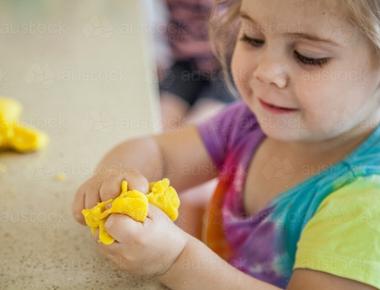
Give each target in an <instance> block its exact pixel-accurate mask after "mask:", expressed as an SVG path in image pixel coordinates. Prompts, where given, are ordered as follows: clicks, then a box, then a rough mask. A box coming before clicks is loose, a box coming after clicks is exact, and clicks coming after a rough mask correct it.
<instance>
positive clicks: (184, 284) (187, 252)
mask: <svg viewBox="0 0 380 290" xmlns="http://www.w3.org/2000/svg"><path fill="white" fill-rule="evenodd" d="M159 280H160V281H161V283H163V284H165V285H166V286H168V287H169V288H170V289H175V290H198V289H202V290H214V289H218V290H230V289H234V290H280V288H277V287H275V286H273V285H271V284H268V283H265V282H262V281H260V280H257V279H255V278H253V277H251V276H249V275H247V274H245V273H243V272H241V271H239V270H238V269H236V268H234V267H233V266H231V265H230V264H228V263H227V262H226V261H224V260H223V259H222V258H221V257H219V256H218V255H217V254H216V253H214V252H213V251H212V250H211V249H209V248H208V247H207V246H206V245H205V244H203V243H202V242H201V241H199V240H197V239H195V238H193V237H189V241H188V243H187V245H186V246H185V248H184V250H183V251H182V253H181V254H180V256H179V257H178V258H177V260H176V261H175V262H174V264H173V265H172V266H171V268H170V269H169V270H168V271H167V272H166V273H165V274H164V275H163V276H161V277H160V278H159ZM321 289H322V288H321ZM302 290H306V288H305V289H302ZM307 290H309V289H307Z"/></svg>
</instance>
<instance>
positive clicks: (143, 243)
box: [98, 204, 189, 277]
mask: <svg viewBox="0 0 380 290" xmlns="http://www.w3.org/2000/svg"><path fill="white" fill-rule="evenodd" d="M105 227H106V230H107V232H108V233H109V234H110V235H111V236H112V237H113V238H114V239H115V243H113V244H111V245H109V246H106V245H103V244H98V247H99V249H100V250H101V252H102V253H103V254H104V255H105V256H106V257H108V258H109V259H110V260H112V261H113V262H115V263H116V264H117V265H118V266H119V267H120V268H122V269H124V270H126V271H127V272H128V273H130V274H134V275H139V276H149V277H151V276H160V275H163V274H165V273H166V272H167V271H168V270H169V269H170V267H171V266H172V264H173V263H174V262H175V261H176V259H177V258H178V257H179V255H180V254H181V252H182V251H183V250H184V249H185V246H186V244H187V242H188V240H189V235H188V234H187V233H185V232H184V231H182V230H181V229H180V228H179V227H177V226H176V225H175V224H174V223H173V222H172V221H171V220H170V219H169V217H168V216H167V215H166V214H165V213H164V212H163V211H161V210H160V209H159V208H157V207H155V206H154V205H152V204H149V208H148V216H147V218H146V220H145V222H144V223H141V222H136V221H134V220H133V219H131V218H129V217H128V216H125V215H119V214H113V215H111V216H110V217H109V218H108V219H107V222H106V224H105Z"/></svg>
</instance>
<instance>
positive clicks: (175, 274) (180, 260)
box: [158, 234, 199, 285]
mask: <svg viewBox="0 0 380 290" xmlns="http://www.w3.org/2000/svg"><path fill="white" fill-rule="evenodd" d="M187 235H188V238H187V241H186V243H185V245H184V247H183V249H182V251H181V252H180V253H179V255H178V256H177V257H176V259H175V260H174V262H173V263H172V264H171V266H170V267H169V268H168V269H167V270H166V271H165V272H164V273H163V274H161V275H159V276H158V280H159V281H160V282H161V283H163V284H165V285H170V284H172V281H175V280H178V279H181V277H180V273H181V271H182V270H184V269H185V267H186V263H187V261H188V257H189V256H190V255H191V254H190V253H191V252H192V248H193V247H194V244H195V243H196V242H199V241H198V240H197V239H196V238H194V237H193V236H191V235H189V234H187Z"/></svg>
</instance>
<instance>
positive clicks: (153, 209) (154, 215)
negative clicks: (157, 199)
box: [148, 203, 169, 220]
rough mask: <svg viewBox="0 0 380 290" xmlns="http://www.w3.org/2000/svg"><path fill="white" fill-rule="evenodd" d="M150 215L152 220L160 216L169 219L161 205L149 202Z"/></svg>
mask: <svg viewBox="0 0 380 290" xmlns="http://www.w3.org/2000/svg"><path fill="white" fill-rule="evenodd" d="M148 217H149V218H150V219H151V220H155V219H158V218H167V219H169V217H168V216H167V215H166V214H165V213H164V212H163V211H162V210H161V209H160V208H159V207H157V206H155V205H153V204H151V203H149V204H148Z"/></svg>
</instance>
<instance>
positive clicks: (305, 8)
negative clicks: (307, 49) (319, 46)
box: [241, 0, 358, 44]
mask: <svg viewBox="0 0 380 290" xmlns="http://www.w3.org/2000/svg"><path fill="white" fill-rule="evenodd" d="M241 11H243V12H244V13H245V14H248V15H249V16H250V17H251V18H252V19H253V20H255V21H256V22H257V23H258V24H259V25H260V28H261V29H262V30H263V32H264V33H268V34H286V33H305V34H308V33H310V34H315V35H318V36H320V37H322V38H329V39H334V40H335V41H336V42H340V43H342V44H344V43H347V42H351V41H353V40H354V39H355V38H357V37H358V33H357V32H358V31H357V30H355V28H354V27H353V26H352V25H351V24H350V23H349V21H348V20H347V19H348V17H347V12H346V11H345V8H344V7H343V6H342V5H341V4H340V1H337V0H265V1H263V0H242V6H241Z"/></svg>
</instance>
